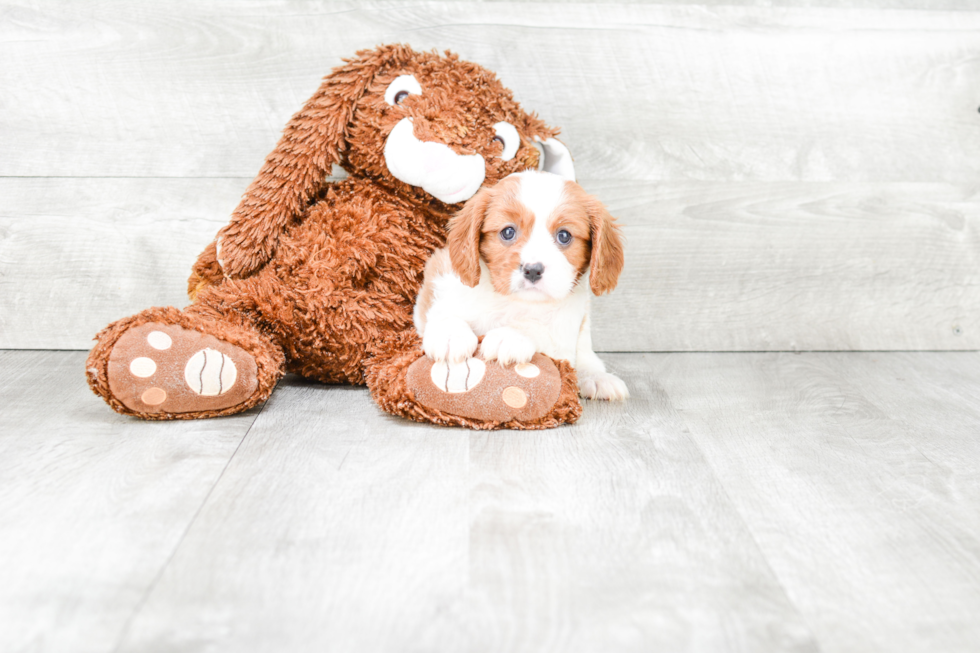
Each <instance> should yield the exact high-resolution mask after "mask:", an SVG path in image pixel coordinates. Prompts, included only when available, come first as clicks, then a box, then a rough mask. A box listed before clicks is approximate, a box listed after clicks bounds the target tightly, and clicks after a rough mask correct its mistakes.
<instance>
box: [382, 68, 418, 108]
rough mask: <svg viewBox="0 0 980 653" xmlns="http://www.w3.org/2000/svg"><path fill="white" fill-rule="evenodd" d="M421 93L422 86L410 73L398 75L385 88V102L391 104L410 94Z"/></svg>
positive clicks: (399, 102)
mask: <svg viewBox="0 0 980 653" xmlns="http://www.w3.org/2000/svg"><path fill="white" fill-rule="evenodd" d="M413 93H414V94H415V95H422V87H421V86H419V82H418V80H417V79H415V77H413V76H412V75H399V76H398V77H396V78H395V79H394V81H393V82H391V83H390V84H388V88H387V89H385V102H387V103H388V104H390V105H391V106H395V105H396V104H401V103H402V101H403V100H404V99H405V98H407V97H408V96H409V95H411V94H413Z"/></svg>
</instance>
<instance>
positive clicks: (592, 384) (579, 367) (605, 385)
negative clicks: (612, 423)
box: [575, 315, 630, 401]
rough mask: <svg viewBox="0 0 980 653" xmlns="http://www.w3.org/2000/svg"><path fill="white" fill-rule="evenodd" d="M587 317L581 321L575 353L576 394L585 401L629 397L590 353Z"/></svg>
mask: <svg viewBox="0 0 980 653" xmlns="http://www.w3.org/2000/svg"><path fill="white" fill-rule="evenodd" d="M590 327H591V324H590V322H589V316H588V315H586V316H585V319H584V320H583V321H582V329H581V331H580V332H579V338H578V347H577V350H576V353H575V358H576V360H575V371H576V372H578V392H579V395H581V396H582V397H585V398H586V399H606V400H609V401H621V400H623V399H628V398H629V396H630V392H629V389H628V388H627V387H626V384H625V383H623V380H622V379H620V378H619V377H618V376H616V375H615V374H610V373H609V372H607V371H606V365H605V363H603V362H602V359H600V358H599V357H598V356H596V353H595V352H594V351H592V332H591V328H590Z"/></svg>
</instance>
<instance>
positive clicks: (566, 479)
mask: <svg viewBox="0 0 980 653" xmlns="http://www.w3.org/2000/svg"><path fill="white" fill-rule="evenodd" d="M605 358H606V360H607V362H608V364H609V365H610V367H611V368H612V369H613V370H614V371H615V372H616V373H617V374H619V375H621V376H622V377H623V378H624V379H625V380H626V382H627V383H628V384H629V385H630V388H631V390H632V393H633V399H631V400H630V401H629V402H627V403H626V404H618V405H615V404H614V405H610V404H603V403H593V402H590V403H588V404H587V405H586V407H585V413H584V415H583V418H582V420H581V421H580V423H579V424H577V425H576V426H574V427H566V428H563V429H559V430H555V431H549V432H541V433H511V432H498V433H491V434H487V433H470V432H466V431H463V430H457V429H448V428H432V427H426V426H422V425H417V424H412V423H408V422H405V421H402V420H398V419H394V418H389V417H387V416H384V415H383V414H381V413H380V412H379V411H378V409H377V408H376V407H375V406H374V405H373V404H372V403H371V401H370V398H369V396H368V394H367V392H366V391H365V390H364V389H361V388H350V387H344V386H334V387H326V386H319V385H314V384H308V383H305V382H303V381H301V380H298V379H296V378H295V377H287V378H286V380H285V381H284V383H283V384H282V385H281V387H280V388H278V389H277V391H276V393H275V394H274V395H273V397H272V399H271V400H270V401H269V402H268V404H267V405H266V406H265V407H264V409H263V410H262V412H261V414H259V415H258V416H257V417H256V415H255V413H252V414H247V415H242V416H238V417H234V418H224V419H216V420H202V421H192V422H168V423H142V422H138V421H136V420H132V419H129V418H124V417H121V416H118V415H115V414H114V413H112V412H111V411H110V410H109V409H108V408H107V407H106V406H105V405H104V404H102V402H101V401H99V400H98V399H97V398H96V397H94V396H93V395H91V393H89V391H88V389H87V388H86V387H85V385H84V381H83V379H82V374H81V369H80V366H81V365H82V362H83V354H81V353H76V352H0V556H2V559H3V560H4V563H5V564H4V567H3V571H2V572H0V580H2V582H0V623H2V624H3V627H0V648H2V649H3V650H4V651H8V650H9V651H53V652H57V651H73V652H74V651H93V652H96V651H98V652H102V651H106V652H107V651H110V650H114V651H144V650H155V651H169V650H180V651H186V650H191V651H196V650H209V651H236V652H242V653H248V652H249V651H264V650H288V651H321V650H327V649H329V650H371V651H388V650H391V651H405V650H412V651H463V650H465V651H501V652H504V651H506V652H507V653H512V652H520V651H563V652H565V651H568V652H575V651H596V650H602V651H615V652H619V651H650V650H684V651H712V652H713V651H756V650H765V651H816V650H820V651H825V652H827V653H847V652H851V651H854V652H857V651H868V650H884V651H894V652H896V653H902V652H906V651H909V652H915V651H937V650H941V651H951V652H954V653H955V652H958V651H964V652H972V651H975V650H976V649H977V646H978V645H980V625H978V623H977V621H976V619H975V615H976V614H977V613H978V611H980V511H978V509H977V506H978V505H980V481H978V479H980V468H978V467H980V462H978V461H980V441H978V439H977V438H976V433H977V432H978V429H980V354H978V353H976V352H919V353H809V354H787V353H767V354H744V353H743V354H722V353H705V354H607V355H606V356H605ZM52 397H56V398H57V403H56V405H54V406H52V401H51V400H52ZM250 425H251V429H250V430H249V427H250ZM246 431H248V432H247V435H246ZM243 436H244V440H243V439H242V438H243ZM239 445H240V446H239Z"/></svg>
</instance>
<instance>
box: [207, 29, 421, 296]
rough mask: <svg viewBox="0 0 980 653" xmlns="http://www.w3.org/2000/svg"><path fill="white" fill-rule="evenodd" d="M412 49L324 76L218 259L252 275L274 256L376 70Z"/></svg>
mask: <svg viewBox="0 0 980 653" xmlns="http://www.w3.org/2000/svg"><path fill="white" fill-rule="evenodd" d="M412 54H413V53H412V52H411V50H410V49H408V48H406V47H404V46H389V47H386V48H381V49H378V50H375V51H362V52H359V53H358V55H359V57H358V58H356V59H351V60H347V63H346V64H345V65H343V66H339V67H338V68H335V69H334V70H333V71H332V72H331V73H330V75H328V76H327V77H326V78H324V80H323V83H322V84H321V85H320V88H319V89H317V92H316V93H315V94H314V95H313V97H311V98H310V99H309V100H308V101H307V103H306V105H305V106H304V107H303V108H302V109H301V110H300V111H299V113H297V114H296V115H294V116H293V117H292V119H291V120H290V121H289V123H288V124H287V125H286V128H285V130H283V134H282V138H281V139H280V140H279V143H278V144H277V145H276V149H275V150H273V151H272V153H271V154H269V156H268V157H266V160H265V164H264V165H263V166H262V170H261V171H260V172H259V175H258V176H257V177H256V178H255V180H254V181H253V182H252V183H251V184H250V185H249V187H248V189H247V190H246V191H245V195H244V196H243V197H242V201H241V203H240V204H239V205H238V208H237V209H235V212H234V213H233V214H232V216H231V222H229V223H228V225H226V226H225V227H224V228H223V229H221V231H219V232H218V237H217V238H216V240H215V244H216V249H217V252H216V254H217V262H218V264H219V265H220V266H221V269H222V272H223V273H224V274H225V275H226V276H229V277H235V278H240V277H246V276H248V275H250V274H252V273H253V272H255V271H256V270H258V269H259V268H261V267H262V266H263V265H265V264H266V263H267V262H268V261H269V259H270V258H272V254H273V253H274V252H275V251H276V248H277V246H278V243H279V238H280V236H281V235H282V234H283V232H284V231H285V230H286V228H287V227H288V226H289V224H290V222H292V221H294V220H297V219H299V218H300V217H301V216H302V215H303V213H304V212H305V210H306V208H307V207H308V206H309V204H310V202H311V201H312V200H313V198H314V197H315V196H316V195H317V192H318V191H319V190H320V189H322V188H323V185H324V184H325V183H326V178H327V175H329V174H331V171H332V169H333V166H334V165H335V164H337V165H339V164H340V160H341V156H342V151H343V150H345V149H346V137H347V129H348V126H349V125H350V122H351V118H352V116H353V114H354V108H355V105H356V103H357V100H358V99H359V98H360V97H361V96H362V95H363V94H364V91H365V89H366V88H367V85H368V84H369V83H370V81H371V79H372V78H373V76H374V74H375V72H376V71H377V70H378V69H379V68H380V67H381V66H383V65H384V64H385V62H387V61H389V60H395V59H398V58H399V57H401V58H406V57H409V56H411V55H412Z"/></svg>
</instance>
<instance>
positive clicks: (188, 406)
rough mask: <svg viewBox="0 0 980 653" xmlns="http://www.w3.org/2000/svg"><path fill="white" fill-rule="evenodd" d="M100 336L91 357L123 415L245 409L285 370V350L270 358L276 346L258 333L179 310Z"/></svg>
mask: <svg viewBox="0 0 980 653" xmlns="http://www.w3.org/2000/svg"><path fill="white" fill-rule="evenodd" d="M168 310H169V311H172V312H173V314H162V315H156V316H154V315H152V313H153V312H154V311H156V312H159V311H168ZM146 313H150V315H147V314H146ZM152 317H157V318H158V319H157V320H152ZM140 318H142V319H140ZM168 318H170V319H168ZM173 318H177V319H173ZM209 332H210V333H209ZM250 335H251V336H252V337H251V338H250V337H249V336H250ZM99 339H100V342H99V345H97V346H96V348H95V349H93V351H92V354H91V355H90V356H89V364H88V375H89V383H90V385H91V386H92V389H93V390H94V391H95V392H96V393H97V394H99V395H102V397H103V398H104V399H105V400H106V401H107V402H108V403H109V405H110V406H112V407H113V408H114V409H115V410H117V411H118V412H121V413H124V414H129V415H136V416H138V417H143V418H145V419H193V418H199V417H212V416H216V415H227V414H230V413H237V412H240V411H242V410H245V409H247V408H249V407H251V406H253V405H255V404H257V403H258V402H260V401H262V400H264V399H265V398H267V397H268V395H269V393H270V392H271V390H272V387H274V386H275V381H276V380H277V379H278V375H279V374H281V371H280V370H281V366H282V364H281V353H280V355H279V357H278V358H279V359H280V360H279V361H276V360H275V359H276V356H275V352H274V351H273V352H271V353H272V357H271V358H272V360H271V361H270V360H268V359H269V356H268V354H269V353H270V352H269V351H267V350H268V349H269V345H268V343H265V342H262V340H261V339H256V338H255V337H254V334H249V333H248V332H247V330H245V331H244V332H243V330H242V328H241V327H240V326H235V325H231V324H223V323H220V322H218V323H216V322H213V321H210V320H204V319H201V318H199V317H195V316H189V315H186V314H183V313H181V312H180V311H177V310H176V309H151V311H148V312H144V313H142V314H140V315H138V316H135V317H134V318H129V319H128V320H123V321H122V323H116V324H114V325H110V327H108V328H107V329H106V330H105V331H103V333H101V334H99ZM107 340H109V341H110V342H106V341H107ZM263 358H265V359H266V360H262V359H263ZM269 362H273V363H276V362H278V368H277V367H276V366H272V367H271V369H270V365H269V364H268V363H269ZM263 363H264V364H263ZM277 372H278V374H277ZM270 377H271V378H270Z"/></svg>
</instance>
